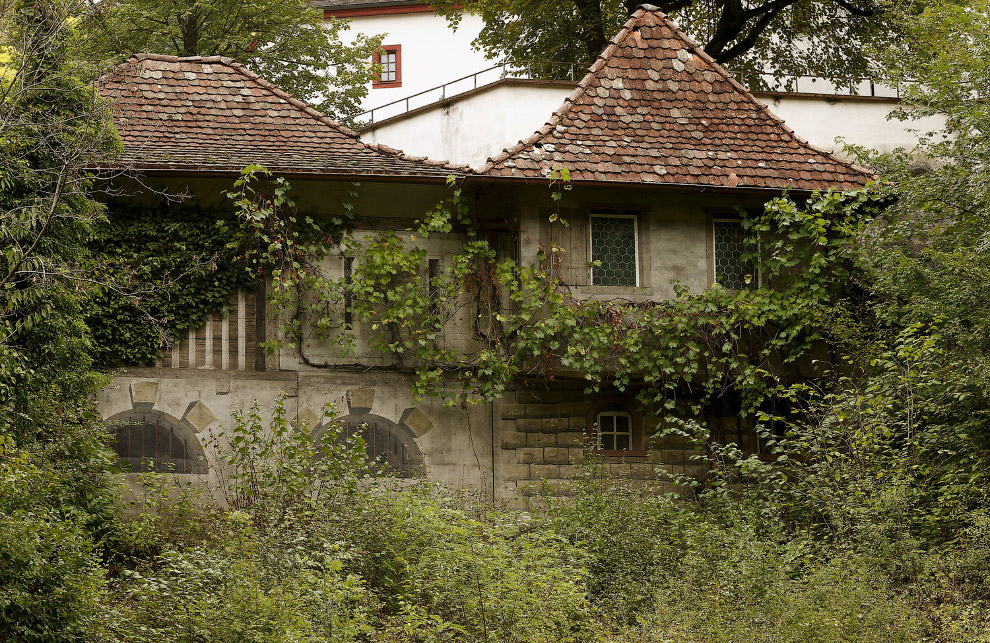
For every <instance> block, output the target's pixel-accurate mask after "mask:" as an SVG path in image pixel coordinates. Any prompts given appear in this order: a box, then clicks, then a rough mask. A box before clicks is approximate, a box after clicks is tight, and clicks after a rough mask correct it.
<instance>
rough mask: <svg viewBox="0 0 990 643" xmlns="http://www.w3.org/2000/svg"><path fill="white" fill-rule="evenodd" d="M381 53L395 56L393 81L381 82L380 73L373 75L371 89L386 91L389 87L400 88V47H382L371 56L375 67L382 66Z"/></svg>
mask: <svg viewBox="0 0 990 643" xmlns="http://www.w3.org/2000/svg"><path fill="white" fill-rule="evenodd" d="M382 53H389V54H394V55H395V79H394V80H381V71H380V70H379V71H378V72H377V73H376V74H375V78H374V79H373V80H372V81H371V87H372V89H388V88H390V87H402V45H382V46H381V47H379V48H378V49H376V50H375V52H374V53H373V54H372V55H371V61H372V63H373V64H375V65H381V64H382Z"/></svg>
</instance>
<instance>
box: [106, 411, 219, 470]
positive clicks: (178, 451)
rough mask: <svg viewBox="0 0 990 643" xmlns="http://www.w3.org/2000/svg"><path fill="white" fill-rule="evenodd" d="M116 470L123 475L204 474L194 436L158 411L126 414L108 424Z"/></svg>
mask: <svg viewBox="0 0 990 643" xmlns="http://www.w3.org/2000/svg"><path fill="white" fill-rule="evenodd" d="M108 425H109V430H110V433H112V434H113V436H114V438H115V440H114V445H113V447H114V451H116V452H117V466H118V467H120V469H121V470H122V471H125V472H135V473H137V472H148V471H154V472H158V473H206V463H205V461H204V460H203V458H202V451H201V449H200V446H199V441H198V440H197V439H196V436H195V434H194V433H193V431H192V430H191V429H189V428H188V427H185V426H183V425H182V424H181V423H180V422H179V421H178V420H175V419H174V418H171V417H169V416H166V415H165V414H164V413H161V412H158V411H147V412H139V411H128V412H125V413H121V414H119V415H116V416H114V417H113V418H111V419H110V420H109V421H108Z"/></svg>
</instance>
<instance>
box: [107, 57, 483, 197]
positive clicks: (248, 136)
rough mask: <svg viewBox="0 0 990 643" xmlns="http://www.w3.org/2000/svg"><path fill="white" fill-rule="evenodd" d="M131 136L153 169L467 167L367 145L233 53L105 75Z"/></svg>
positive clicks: (137, 158)
mask: <svg viewBox="0 0 990 643" xmlns="http://www.w3.org/2000/svg"><path fill="white" fill-rule="evenodd" d="M99 88H100V92H101V94H103V95H104V96H106V97H108V98H110V99H112V100H113V103H114V112H115V119H114V122H115V124H116V126H117V130H118V131H119V132H120V135H121V138H122V139H123V142H124V152H123V155H122V157H121V159H120V164H121V165H124V166H127V167H134V168H136V169H139V170H144V171H156V170H189V171H221V172H227V171H231V172H239V171H240V170H241V169H242V168H243V167H245V166H246V165H249V164H251V163H259V164H261V165H264V166H266V167H267V168H268V169H270V170H272V171H273V172H278V173H292V174H296V173H298V174H319V175H331V176H332V175H340V176H348V177H360V176H369V177H376V176H388V177H410V178H417V179H430V180H443V179H445V178H446V177H447V176H448V175H450V174H465V173H467V172H469V170H468V169H467V168H464V167H454V166H449V165H447V164H445V163H441V162H435V161H427V160H425V159H413V158H410V157H408V156H405V155H403V154H402V152H400V151H399V150H393V149H391V148H386V147H383V146H372V145H367V144H365V143H362V142H361V141H360V140H359V139H358V135H357V133H356V132H353V131H351V130H350V129H348V128H346V127H344V126H343V125H340V124H339V123H336V122H334V121H332V120H330V119H329V118H328V117H327V116H324V115H323V114H321V113H319V112H318V111H316V110H315V109H313V108H312V107H310V106H308V105H306V104H305V103H303V102H301V101H299V100H297V99H296V98H293V97H292V96H290V95H289V94H287V93H285V92H283V91H282V90H280V89H279V88H277V87H275V86H274V85H271V84H269V83H268V82H266V81H265V80H263V79H262V78H261V77H259V76H257V75H256V74H254V73H252V72H250V71H248V70H247V69H245V68H244V67H242V66H241V65H239V64H238V63H236V62H234V61H233V60H232V59H230V58H222V57H219V56H214V57H198V56H197V57H193V58H177V57H174V56H158V55H151V54H142V55H138V56H135V57H133V58H131V59H130V60H128V61H127V62H125V63H123V64H122V65H120V66H119V67H117V68H115V69H114V70H113V71H112V72H111V73H109V74H107V75H106V76H104V77H103V78H101V79H100V81H99Z"/></svg>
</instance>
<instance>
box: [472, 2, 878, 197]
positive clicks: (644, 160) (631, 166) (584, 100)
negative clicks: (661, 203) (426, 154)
mask: <svg viewBox="0 0 990 643" xmlns="http://www.w3.org/2000/svg"><path fill="white" fill-rule="evenodd" d="M559 166H563V167H566V168H567V169H568V170H570V173H571V180H572V181H600V182H628V183H640V184H642V183H653V184H680V185H685V184H688V185H699V186H701V185H704V186H726V187H743V188H780V189H782V188H787V187H792V188H795V189H802V190H814V189H825V188H828V187H832V186H834V187H837V188H841V189H850V188H855V187H861V186H863V185H864V184H866V182H867V181H869V180H870V179H871V178H873V176H872V174H871V173H870V172H868V171H867V170H865V169H863V168H861V167H858V166H856V165H854V164H852V163H848V162H846V161H843V160H840V159H838V158H836V157H834V156H832V155H831V154H829V153H827V152H824V151H822V150H819V149H817V148H815V147H813V146H811V145H810V144H808V143H807V142H806V141H804V140H803V139H801V138H799V137H798V136H797V135H796V134H795V133H794V132H793V131H792V130H791V129H790V128H789V127H787V126H786V125H785V124H784V122H783V121H782V120H780V119H779V118H778V117H777V116H775V115H774V114H772V113H771V112H770V111H769V110H767V109H766V107H764V106H763V105H762V104H761V103H760V102H759V101H757V100H756V99H755V98H753V96H752V95H751V94H750V93H749V92H748V91H747V90H746V89H745V88H744V87H743V86H742V85H740V84H739V83H738V82H736V80H735V79H734V78H732V76H731V75H729V73H728V72H726V71H725V70H724V69H722V68H721V67H720V66H719V65H718V64H717V63H716V62H715V61H714V60H712V58H711V57H710V56H708V55H707V54H706V53H705V52H704V51H702V50H701V48H700V47H699V46H698V45H697V44H695V43H694V42H692V41H691V40H690V39H689V38H688V37H687V36H685V35H684V34H683V33H681V32H680V31H678V29H677V28H676V27H674V26H673V25H672V24H671V23H670V21H668V20H667V18H666V16H664V14H662V13H661V12H660V11H659V10H656V7H653V6H651V5H643V6H642V7H641V8H640V9H638V10H637V11H636V13H634V14H633V16H632V17H631V18H630V19H629V21H628V22H627V23H626V24H625V26H624V27H623V28H622V30H621V31H620V32H619V33H618V35H616V36H615V38H613V39H612V41H611V43H610V44H609V45H608V47H606V48H605V51H604V52H602V54H601V56H599V57H598V59H597V60H596V61H595V63H594V64H593V65H592V66H591V69H590V70H589V72H588V74H587V76H585V77H584V79H583V80H582V81H581V82H580V83H579V85H578V87H577V89H575V90H574V92H573V93H572V94H571V95H570V96H569V97H568V98H567V99H566V100H565V102H564V104H563V106H561V107H560V109H558V110H557V111H556V112H554V114H553V116H552V117H551V118H550V120H549V121H548V122H547V123H546V124H545V125H544V126H543V127H542V128H541V129H540V130H538V131H537V132H536V133H535V134H534V135H533V136H530V137H529V138H527V139H525V140H522V141H520V142H519V144H518V145H516V146H515V147H513V148H511V149H508V150H505V151H504V152H503V153H502V154H500V155H498V156H496V157H494V158H492V159H489V161H488V164H487V165H486V166H485V167H484V169H483V170H482V174H487V175H489V176H503V177H520V178H542V177H546V176H548V175H549V174H550V173H551V171H552V170H553V169H554V168H555V167H559Z"/></svg>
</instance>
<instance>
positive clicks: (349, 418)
mask: <svg viewBox="0 0 990 643" xmlns="http://www.w3.org/2000/svg"><path fill="white" fill-rule="evenodd" d="M338 421H339V422H340V423H341V426H342V427H343V429H344V433H345V435H347V436H353V435H360V436H361V437H362V438H364V441H365V443H366V444H367V448H368V460H369V461H375V460H377V461H378V462H380V463H381V464H382V465H384V468H385V469H386V470H387V471H388V472H391V473H393V474H395V475H398V476H400V477H402V478H418V477H422V476H423V475H425V474H426V471H425V462H424V459H423V452H422V451H420V449H419V446H418V445H417V444H416V435H415V434H414V433H413V432H412V431H411V430H410V429H409V428H408V427H406V426H403V425H401V424H396V423H395V422H393V421H392V420H389V419H388V418H384V417H382V416H380V415H372V414H370V413H352V414H350V415H345V416H343V417H341V418H339V420H338ZM326 428H327V424H321V425H320V426H318V427H316V429H314V431H313V437H314V438H316V439H319V438H320V437H321V436H322V435H323V432H324V431H325V430H326Z"/></svg>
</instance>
